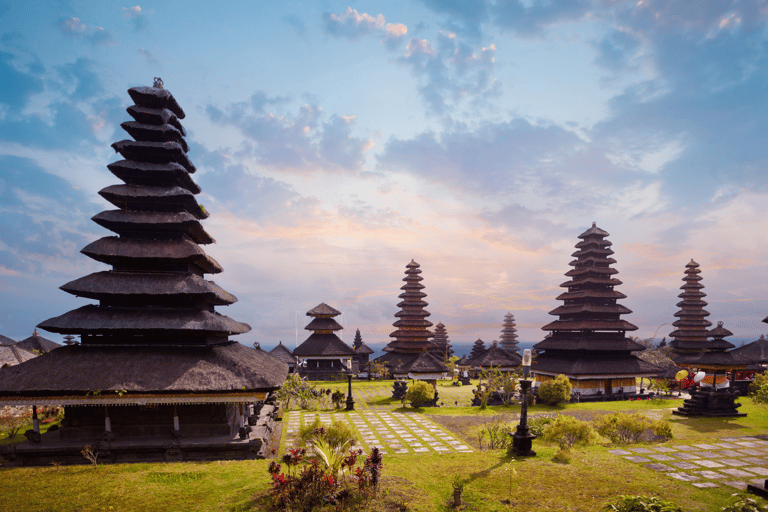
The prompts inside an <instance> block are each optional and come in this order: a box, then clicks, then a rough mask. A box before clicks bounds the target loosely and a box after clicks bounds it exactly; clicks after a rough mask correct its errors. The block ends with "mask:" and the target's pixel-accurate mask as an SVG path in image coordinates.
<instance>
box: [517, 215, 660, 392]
mask: <svg viewBox="0 0 768 512" xmlns="http://www.w3.org/2000/svg"><path fill="white" fill-rule="evenodd" d="M607 236H608V233H607V232H605V231H603V230H602V229H600V228H598V227H597V226H596V225H595V223H592V227H591V228H590V229H588V230H587V231H585V232H584V233H582V234H580V235H579V238H580V239H581V241H580V242H579V243H577V244H576V249H577V251H576V252H574V253H573V254H572V256H573V257H575V258H576V259H575V260H573V261H571V262H570V266H572V267H574V268H573V269H572V270H570V271H568V272H566V274H565V275H566V276H568V277H570V278H571V279H570V280H569V281H567V282H565V283H562V284H561V285H560V286H561V287H562V288H567V289H568V291H566V292H564V293H562V294H560V295H559V296H558V297H557V300H561V301H563V305H562V306H560V307H558V308H556V309H554V310H552V311H550V312H549V314H550V315H554V316H558V317H559V319H558V320H555V321H554V322H551V323H549V324H547V325H545V326H544V327H542V330H544V331H550V333H551V334H550V335H548V336H546V337H545V338H544V340H543V341H541V342H539V343H537V344H536V345H534V349H536V350H538V351H539V353H538V355H537V357H536V361H535V362H534V365H533V367H532V368H531V370H532V371H534V372H535V373H536V381H535V385H536V386H538V385H540V384H541V383H542V382H545V381H547V380H549V379H552V378H554V377H556V376H557V375H559V374H563V375H565V376H567V377H568V378H569V380H570V381H571V385H572V386H573V392H574V394H577V396H578V397H579V399H581V400H602V399H605V398H611V397H628V396H633V395H635V394H636V392H637V379H638V378H640V377H648V378H651V377H656V375H658V374H659V372H660V371H662V368H659V367H657V366H655V365H652V364H650V363H647V362H645V361H643V360H641V359H639V358H638V357H636V356H634V355H632V352H634V351H642V350H645V347H644V346H643V345H640V344H639V343H636V342H634V341H632V340H631V339H629V338H628V337H627V336H626V332H627V331H634V330H636V329H637V327H636V326H634V325H633V324H631V323H629V322H627V321H626V320H622V319H621V315H626V314H629V313H631V311H630V310H629V309H628V308H626V307H624V306H622V305H620V304H618V303H617V300H618V299H623V298H625V297H626V295H624V294H623V293H621V292H619V291H616V290H615V289H614V288H615V287H616V286H618V285H620V284H621V281H619V280H618V279H616V278H614V277H613V276H614V275H615V274H617V273H618V271H617V270H616V269H613V268H611V265H612V264H614V263H616V260H614V259H613V258H611V257H610V256H611V255H612V254H613V251H612V250H611V248H610V246H611V242H610V241H608V240H606V239H605V237H607Z"/></svg>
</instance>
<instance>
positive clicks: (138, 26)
mask: <svg viewBox="0 0 768 512" xmlns="http://www.w3.org/2000/svg"><path fill="white" fill-rule="evenodd" d="M121 9H122V11H123V17H124V18H126V19H128V20H130V21H131V24H133V30H134V32H144V31H145V30H147V27H148V26H149V18H147V14H146V13H145V12H144V11H143V10H142V9H141V7H140V6H138V5H134V6H133V7H121Z"/></svg>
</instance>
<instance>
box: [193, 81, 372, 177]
mask: <svg viewBox="0 0 768 512" xmlns="http://www.w3.org/2000/svg"><path fill="white" fill-rule="evenodd" d="M286 101H287V98H280V97H275V98H269V97H267V96H266V95H265V94H264V93H263V92H257V93H256V94H254V95H253V96H252V97H251V102H250V104H249V103H246V102H239V103H233V104H230V105H229V106H227V107H225V109H224V110H221V109H219V108H217V107H214V106H212V105H209V106H208V107H207V108H206V113H207V114H208V117H209V118H210V119H211V121H213V122H214V123H217V124H220V125H225V126H232V127H234V128H236V129H237V130H239V131H240V133H242V135H243V136H244V137H245V144H244V146H243V147H242V148H241V152H243V154H247V155H250V156H251V157H253V158H254V159H255V160H256V162H257V163H258V164H259V165H263V166H266V167H269V168H272V169H274V170H281V171H291V172H302V173H312V172H314V171H315V170H317V169H323V170H325V171H327V172H338V171H341V172H351V173H356V172H359V171H360V170H361V167H362V165H363V162H364V160H365V152H366V151H367V150H368V149H370V147H371V146H372V144H373V143H372V141H371V139H361V138H357V137H353V136H352V125H353V124H354V121H355V118H354V116H346V117H343V116H342V117H340V116H336V115H333V116H331V118H330V120H329V121H327V122H323V121H322V120H321V118H322V115H323V114H322V109H321V108H320V107H318V106H317V105H303V106H301V107H299V110H298V112H297V113H296V114H293V115H292V114H288V113H286V114H283V115H279V116H276V115H275V114H274V113H272V112H268V111H266V107H268V106H280V105H283V104H285V102H286Z"/></svg>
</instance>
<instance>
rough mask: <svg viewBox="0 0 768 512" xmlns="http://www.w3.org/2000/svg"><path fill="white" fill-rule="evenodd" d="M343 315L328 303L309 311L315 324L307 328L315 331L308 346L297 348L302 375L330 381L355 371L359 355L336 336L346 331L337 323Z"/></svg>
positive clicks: (294, 353) (305, 344) (295, 351)
mask: <svg viewBox="0 0 768 512" xmlns="http://www.w3.org/2000/svg"><path fill="white" fill-rule="evenodd" d="M340 314H341V312H340V311H338V310H336V309H334V308H332V307H331V306H329V305H328V304H326V303H322V304H319V305H317V306H315V307H314V308H312V309H310V310H309V311H307V316H311V317H313V319H312V321H311V322H309V324H307V326H306V327H305V328H304V329H306V330H308V331H312V334H310V335H309V338H307V339H306V340H305V341H304V343H302V344H301V345H299V346H298V347H296V349H294V351H293V355H294V356H296V358H298V365H299V375H301V376H302V377H306V378H307V379H309V380H330V379H338V378H339V377H340V376H346V375H347V374H348V373H349V372H351V371H352V359H353V358H354V357H355V351H354V350H353V349H352V348H351V347H350V346H349V345H347V344H346V343H344V342H343V341H342V340H341V338H339V337H338V336H337V335H336V331H340V330H342V329H343V327H342V326H341V325H340V324H339V323H338V322H337V321H336V320H334V319H333V317H335V316H338V315H340Z"/></svg>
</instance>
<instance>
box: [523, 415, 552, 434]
mask: <svg viewBox="0 0 768 512" xmlns="http://www.w3.org/2000/svg"><path fill="white" fill-rule="evenodd" d="M554 421H555V418H554V417H553V416H536V417H533V418H530V419H529V420H528V430H530V432H531V434H533V435H535V436H537V437H542V436H543V435H544V432H546V430H547V429H548V428H549V426H550V425H551V424H552V422H554Z"/></svg>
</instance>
